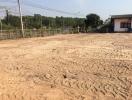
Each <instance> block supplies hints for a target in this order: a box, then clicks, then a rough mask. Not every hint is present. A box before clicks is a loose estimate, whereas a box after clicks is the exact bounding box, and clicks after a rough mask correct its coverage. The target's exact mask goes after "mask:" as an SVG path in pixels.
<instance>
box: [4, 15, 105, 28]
mask: <svg viewBox="0 0 132 100" xmlns="http://www.w3.org/2000/svg"><path fill="white" fill-rule="evenodd" d="M2 23H3V29H20V26H21V25H20V17H19V16H14V15H11V14H7V16H5V17H4V19H3V20H2ZM23 23H24V29H41V28H46V29H49V28H52V29H54V28H77V27H79V28H80V29H82V30H85V31H93V30H94V31H95V30H97V29H98V27H100V26H103V25H104V22H103V20H101V18H100V16H99V15H97V14H88V15H87V16H86V18H72V17H63V16H61V17H58V16H56V17H47V16H41V15H40V14H34V16H23Z"/></svg>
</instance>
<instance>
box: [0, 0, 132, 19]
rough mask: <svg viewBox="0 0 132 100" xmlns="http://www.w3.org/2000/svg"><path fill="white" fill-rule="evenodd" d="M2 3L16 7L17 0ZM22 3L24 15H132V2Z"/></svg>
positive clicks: (74, 0) (44, 0)
mask: <svg viewBox="0 0 132 100" xmlns="http://www.w3.org/2000/svg"><path fill="white" fill-rule="evenodd" d="M0 1H1V3H0V6H8V7H10V6H13V5H15V6H16V3H15V2H16V1H17V0H0ZM21 3H22V9H23V12H24V13H27V14H31V13H41V14H43V15H46V16H71V17H75V16H76V17H85V16H86V15H87V14H89V13H97V14H98V15H100V16H101V18H102V19H107V18H108V17H110V15H116V14H132V0H21ZM30 5H31V6H32V7H31V6H30ZM39 6H40V7H41V8H42V7H49V8H53V9H56V10H62V11H65V12H69V13H73V14H75V15H69V14H63V13H57V12H51V11H47V10H44V9H40V8H39ZM35 7H37V8H35ZM13 9H14V8H13Z"/></svg>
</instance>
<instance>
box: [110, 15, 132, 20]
mask: <svg viewBox="0 0 132 100" xmlns="http://www.w3.org/2000/svg"><path fill="white" fill-rule="evenodd" d="M111 18H114V19H119V18H132V14H127V15H112V16H111Z"/></svg>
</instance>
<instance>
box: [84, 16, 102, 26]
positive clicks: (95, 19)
mask: <svg viewBox="0 0 132 100" xmlns="http://www.w3.org/2000/svg"><path fill="white" fill-rule="evenodd" d="M101 24H103V21H102V20H101V19H100V17H99V16H98V15H96V14H89V15H87V16H86V20H85V25H86V27H87V28H88V27H91V28H97V27H98V26H99V25H101Z"/></svg>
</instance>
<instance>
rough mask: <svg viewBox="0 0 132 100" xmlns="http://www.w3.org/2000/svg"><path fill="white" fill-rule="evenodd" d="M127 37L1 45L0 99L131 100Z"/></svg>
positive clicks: (131, 47)
mask: <svg viewBox="0 0 132 100" xmlns="http://www.w3.org/2000/svg"><path fill="white" fill-rule="evenodd" d="M131 86H132V34H119V33H116V34H76V35H57V36H52V37H44V38H32V39H21V40H6V41H0V100H132V87H131Z"/></svg>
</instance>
